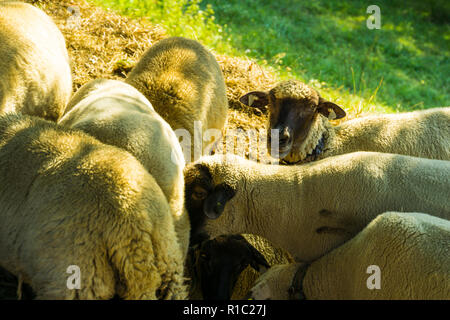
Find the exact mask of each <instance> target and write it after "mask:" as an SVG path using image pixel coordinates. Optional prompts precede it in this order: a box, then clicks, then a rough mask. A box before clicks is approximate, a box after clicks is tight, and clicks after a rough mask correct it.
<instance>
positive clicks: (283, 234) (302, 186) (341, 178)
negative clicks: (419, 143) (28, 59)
mask: <svg viewBox="0 0 450 320" xmlns="http://www.w3.org/2000/svg"><path fill="white" fill-rule="evenodd" d="M195 164H197V165H202V166H203V167H204V168H207V169H208V170H209V173H210V174H211V176H212V179H213V182H214V183H213V184H214V185H219V184H221V183H225V184H228V185H229V186H230V187H231V188H233V189H234V190H235V191H236V194H235V196H234V197H233V198H232V199H231V200H229V201H228V202H227V204H226V206H225V209H224V211H223V213H222V214H221V215H220V217H219V218H218V219H215V220H211V219H207V218H205V225H204V230H205V231H206V232H207V233H208V234H209V236H210V237H216V236H218V235H220V234H236V233H251V234H256V235H259V236H262V237H264V238H266V239H267V240H269V241H270V242H271V243H273V244H274V245H275V246H277V247H280V248H283V249H284V250H286V251H287V252H289V253H290V254H291V255H292V256H293V258H294V259H295V260H296V261H302V262H305V261H312V260H314V259H317V258H318V257H320V256H322V255H323V254H325V253H326V252H328V251H330V250H331V249H333V248H335V247H337V246H338V245H340V244H342V243H343V242H345V241H347V240H348V239H350V238H351V237H352V236H354V235H355V234H356V233H357V232H359V231H360V230H362V229H363V228H364V227H365V226H366V225H367V224H368V223H369V222H370V221H371V220H372V219H373V218H375V217H376V216H377V215H378V214H379V213H380V212H386V211H389V210H396V211H419V212H420V211H422V212H423V211H426V212H429V213H430V214H432V215H436V216H438V217H442V218H445V219H449V218H450V208H449V206H448V190H449V189H450V162H449V161H440V160H430V159H423V158H416V157H409V156H402V155H395V154H387V153H374V152H355V153H350V154H345V155H340V156H336V157H332V158H327V159H323V160H320V161H316V162H312V163H308V164H305V165H302V166H273V165H263V164H258V163H255V162H252V161H249V160H245V159H243V158H240V157H237V156H232V155H226V156H225V157H224V156H219V155H215V156H210V157H204V158H202V159H201V160H200V161H198V162H196V163H195ZM189 170H198V169H196V166H195V165H194V166H190V167H188V169H187V172H185V174H189ZM274 190H277V192H276V193H274Z"/></svg>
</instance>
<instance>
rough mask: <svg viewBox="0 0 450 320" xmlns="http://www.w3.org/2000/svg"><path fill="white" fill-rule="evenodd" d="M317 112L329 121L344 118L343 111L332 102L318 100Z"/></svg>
mask: <svg viewBox="0 0 450 320" xmlns="http://www.w3.org/2000/svg"><path fill="white" fill-rule="evenodd" d="M317 111H318V112H320V113H321V114H323V115H324V116H325V117H327V118H328V119H329V120H336V119H341V118H343V117H345V115H346V113H345V111H344V110H343V109H342V108H341V107H339V106H338V105H337V104H334V103H333V102H330V101H327V100H325V99H322V98H320V99H319V105H318V106H317Z"/></svg>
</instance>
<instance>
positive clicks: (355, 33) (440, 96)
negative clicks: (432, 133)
mask: <svg viewBox="0 0 450 320" xmlns="http://www.w3.org/2000/svg"><path fill="white" fill-rule="evenodd" d="M95 2H96V3H101V4H102V5H104V6H109V7H111V8H113V9H115V10H117V11H119V12H120V13H122V14H126V15H130V16H133V17H140V18H142V17H145V18H146V19H148V20H149V21H151V22H152V23H159V24H162V25H163V26H164V27H165V29H166V30H167V31H168V32H169V33H170V34H171V35H178V36H186V37H189V38H194V39H197V40H199V41H201V42H202V43H204V44H205V45H207V46H209V47H210V48H212V49H214V51H216V52H218V53H224V54H229V55H235V56H248V57H250V58H252V59H254V60H256V61H257V62H258V63H259V64H262V65H264V66H266V67H269V68H271V69H272V70H274V71H275V73H276V74H277V76H278V77H279V78H280V79H287V78H297V79H300V80H303V81H305V82H307V83H310V84H312V85H313V86H315V87H316V88H317V89H318V90H320V92H321V94H322V95H323V96H324V97H326V98H329V99H331V100H333V101H335V102H337V103H339V104H341V105H342V106H344V107H345V108H346V109H347V110H348V111H349V113H359V112H373V111H376V112H395V111H406V110H414V109H421V108H430V107H437V106H443V105H448V101H449V98H450V95H449V94H450V93H449V87H450V86H449V81H448V78H449V75H450V59H449V58H450V54H449V47H450V42H449V34H450V27H449V24H448V23H446V22H445V21H446V18H447V17H448V11H447V12H446V11H445V10H447V9H448V5H447V2H445V1H441V0H434V1H432V3H430V4H423V3H421V2H419V1H417V3H415V2H416V1H412V2H411V3H408V5H406V4H402V3H397V2H395V1H394V2H393V1H388V0H379V1H378V2H377V5H378V6H379V7H380V9H381V23H382V27H381V30H369V29H368V28H367V27H366V19H367V17H368V14H366V8H367V6H368V4H367V3H365V2H363V1H357V0H353V1H346V2H343V1H337V0H316V1H298V0H277V1H259V0H227V1H222V0H203V1H202V2H200V0H192V1H187V0H182V1H175V0H168V1H156V0H153V1H132V0H95ZM439 6H441V7H442V8H440V7H439ZM435 7H437V9H436V8H435ZM430 8H431V9H430ZM446 8H447V9H446Z"/></svg>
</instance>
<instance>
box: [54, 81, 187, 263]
mask: <svg viewBox="0 0 450 320" xmlns="http://www.w3.org/2000/svg"><path fill="white" fill-rule="evenodd" d="M68 105H69V106H70V111H69V112H68V113H66V114H65V115H64V116H63V117H62V118H61V120H60V121H59V124H60V125H62V126H65V127H68V128H72V129H80V130H82V131H84V132H86V133H88V134H90V135H91V136H93V137H95V138H96V139H98V140H100V141H101V142H103V143H106V144H109V145H113V146H116V147H119V148H122V149H124V150H126V151H128V152H130V153H131V154H132V155H134V156H135V157H136V159H138V160H139V161H140V162H141V163H142V164H143V165H144V168H145V169H147V171H148V172H150V174H151V175H152V176H153V177H154V178H155V180H156V182H157V183H158V185H159V186H160V188H161V189H162V191H163V192H164V195H165V196H166V198H167V200H168V201H169V205H170V208H171V211H172V214H173V217H174V221H175V230H176V231H177V235H178V238H179V241H180V245H181V248H182V252H183V256H185V255H186V254H187V250H188V246H189V229H190V226H189V217H188V214H187V212H186V210H185V208H184V177H183V168H184V166H185V161H184V156H183V152H182V150H181V146H180V143H179V142H178V139H177V137H176V136H175V133H174V132H173V130H172V128H171V127H170V126H169V124H168V123H167V122H166V121H164V119H162V118H161V117H160V116H159V115H158V113H157V112H156V111H155V110H154V109H153V107H152V105H151V104H150V102H149V101H148V100H147V99H146V98H145V97H144V96H143V95H142V94H141V93H140V92H139V91H138V90H137V89H135V88H134V87H132V86H130V85H129V84H126V83H124V82H122V81H118V80H107V79H97V80H93V81H90V82H88V83H87V84H85V85H84V86H83V87H81V88H80V89H79V90H78V91H77V93H76V94H75V95H74V96H73V97H72V99H71V100H70V101H69V104H68Z"/></svg>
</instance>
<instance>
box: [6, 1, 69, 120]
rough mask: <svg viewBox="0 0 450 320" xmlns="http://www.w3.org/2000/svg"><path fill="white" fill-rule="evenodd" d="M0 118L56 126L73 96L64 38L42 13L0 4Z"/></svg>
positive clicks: (20, 5) (22, 5)
mask: <svg viewBox="0 0 450 320" xmlns="http://www.w3.org/2000/svg"><path fill="white" fill-rule="evenodd" d="M0 57H1V59H0V113H5V112H21V113H23V114H28V115H33V116H39V117H43V118H45V119H48V120H52V121H56V120H58V119H59V118H60V117H61V116H62V115H63V113H64V109H65V107H66V104H67V101H68V100H69V98H70V95H71V94H72V76H71V71H70V65H69V56H68V54H67V49H66V44H65V40H64V37H63V35H62V34H61V32H60V31H59V29H58V28H57V27H56V25H55V24H54V22H53V21H52V20H51V19H50V17H48V16H47V15H46V14H45V13H44V12H43V11H41V10H39V9H38V8H35V7H33V6H32V5H30V4H26V3H23V2H10V1H6V2H0Z"/></svg>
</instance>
